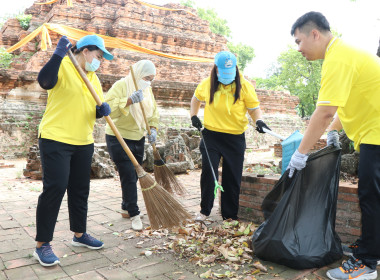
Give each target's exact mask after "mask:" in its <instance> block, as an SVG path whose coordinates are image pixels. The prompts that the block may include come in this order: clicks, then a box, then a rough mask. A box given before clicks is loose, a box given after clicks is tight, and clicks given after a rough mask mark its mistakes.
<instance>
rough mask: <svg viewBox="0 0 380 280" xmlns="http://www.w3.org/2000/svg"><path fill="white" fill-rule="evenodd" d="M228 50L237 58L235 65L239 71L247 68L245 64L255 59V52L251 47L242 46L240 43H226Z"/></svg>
mask: <svg viewBox="0 0 380 280" xmlns="http://www.w3.org/2000/svg"><path fill="white" fill-rule="evenodd" d="M227 47H228V49H229V50H230V51H231V52H232V53H234V54H235V55H236V57H237V65H238V67H239V69H240V70H241V71H243V70H244V69H245V67H247V64H248V63H250V62H251V61H252V59H253V58H254V57H255V51H254V49H253V48H252V47H251V46H248V45H244V44H242V43H238V44H233V43H231V42H228V43H227Z"/></svg>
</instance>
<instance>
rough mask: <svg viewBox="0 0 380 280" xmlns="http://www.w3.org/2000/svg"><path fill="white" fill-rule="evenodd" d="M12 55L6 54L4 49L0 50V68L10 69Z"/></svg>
mask: <svg viewBox="0 0 380 280" xmlns="http://www.w3.org/2000/svg"><path fill="white" fill-rule="evenodd" d="M12 59H13V55H12V54H10V53H7V52H6V51H5V49H4V48H0V68H7V69H9V68H11V63H12Z"/></svg>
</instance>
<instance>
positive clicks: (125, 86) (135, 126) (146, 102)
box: [106, 60, 159, 230]
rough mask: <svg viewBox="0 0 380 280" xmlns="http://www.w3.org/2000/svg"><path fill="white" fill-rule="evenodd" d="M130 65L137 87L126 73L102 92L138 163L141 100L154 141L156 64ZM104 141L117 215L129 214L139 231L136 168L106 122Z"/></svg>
mask: <svg viewBox="0 0 380 280" xmlns="http://www.w3.org/2000/svg"><path fill="white" fill-rule="evenodd" d="M132 68H133V72H134V75H135V79H136V82H137V84H138V88H139V90H136V89H135V85H134V82H133V78H132V75H131V73H130V74H129V75H128V76H127V77H125V78H122V79H120V80H119V81H117V82H116V83H115V84H113V86H112V87H111V89H110V90H109V91H108V93H107V95H106V102H108V103H109V104H110V107H111V110H112V112H111V114H110V117H111V118H112V120H113V122H114V124H115V126H116V127H117V129H118V130H119V132H120V134H121V136H122V137H123V138H124V141H125V142H126V143H127V145H128V147H129V148H130V150H131V151H132V153H133V155H134V156H135V157H136V159H137V161H138V163H139V164H140V165H141V164H142V161H143V157H144V143H145V137H144V134H145V132H146V125H145V121H144V117H143V113H142V111H141V108H140V104H139V103H140V102H142V103H143V106H144V110H145V114H146V117H147V120H148V123H149V125H150V131H151V134H150V135H149V134H148V142H149V143H151V144H152V143H155V142H156V138H157V127H158V122H159V115H158V110H157V105H156V101H155V99H154V96H153V92H152V89H151V86H150V84H151V82H152V81H153V80H154V77H155V75H156V67H155V66H154V64H153V62H151V61H150V60H140V61H138V62H137V63H135V64H134V65H133V66H132ZM106 142H107V147H108V152H109V154H110V156H111V159H112V160H113V161H114V163H115V164H116V167H117V170H118V172H119V176H120V181H121V190H122V203H121V214H122V216H123V217H125V218H128V217H130V219H131V221H132V229H133V230H142V228H143V224H142V222H141V218H140V210H139V207H138V205H137V180H138V178H137V174H136V170H135V168H134V166H133V164H132V162H131V160H130V158H129V157H128V156H127V154H126V153H125V152H124V151H123V148H122V146H121V145H120V143H119V141H118V140H117V138H116V137H115V135H114V133H113V131H112V129H111V127H110V126H109V125H108V124H107V125H106Z"/></svg>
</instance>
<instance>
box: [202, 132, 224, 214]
mask: <svg viewBox="0 0 380 280" xmlns="http://www.w3.org/2000/svg"><path fill="white" fill-rule="evenodd" d="M202 135H203V140H202V141H201V143H200V145H199V150H200V151H201V154H202V173H201V180H200V183H201V204H200V206H201V211H200V212H201V213H202V214H203V215H206V216H209V215H210V213H211V210H212V207H213V205H214V199H215V197H214V189H215V180H214V176H213V174H212V170H211V167H210V162H209V160H208V157H207V154H206V150H205V145H204V143H206V147H207V151H208V154H209V156H210V160H211V164H212V167H213V169H214V172H215V176H216V180H218V178H219V176H218V167H219V163H220V158H221V153H220V151H219V147H218V139H217V136H216V134H215V133H214V132H212V131H210V130H207V129H204V130H203V132H202Z"/></svg>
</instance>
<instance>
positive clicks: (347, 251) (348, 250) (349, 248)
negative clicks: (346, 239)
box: [342, 239, 359, 257]
mask: <svg viewBox="0 0 380 280" xmlns="http://www.w3.org/2000/svg"><path fill="white" fill-rule="evenodd" d="M358 247H359V239H358V240H356V241H355V242H354V243H352V244H350V245H342V250H343V254H344V255H345V256H348V257H351V256H352V255H353V254H354V250H355V249H356V248H358Z"/></svg>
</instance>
